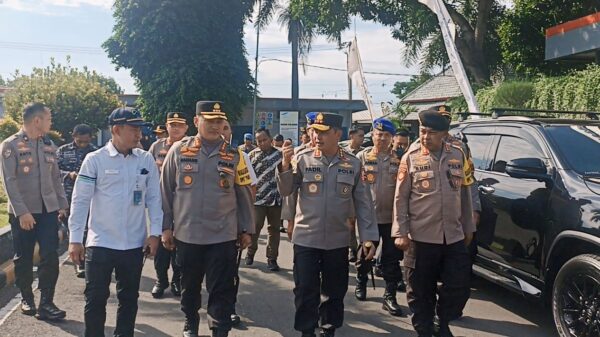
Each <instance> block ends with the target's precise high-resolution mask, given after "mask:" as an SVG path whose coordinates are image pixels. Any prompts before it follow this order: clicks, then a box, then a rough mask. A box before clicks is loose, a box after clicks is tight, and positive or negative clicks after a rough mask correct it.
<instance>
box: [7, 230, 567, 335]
mask: <svg viewBox="0 0 600 337" xmlns="http://www.w3.org/2000/svg"><path fill="white" fill-rule="evenodd" d="M264 244H265V237H263V238H261V245H260V248H259V251H258V253H257V255H256V259H255V263H254V265H253V266H250V267H246V266H242V268H241V271H240V277H241V286H240V293H239V297H238V304H237V310H238V314H240V315H241V316H242V325H241V327H239V328H238V329H234V330H232V332H231V333H230V336H231V337H239V336H264V337H275V336H285V337H288V336H299V333H297V332H296V331H294V330H293V317H294V302H293V293H292V288H293V278H292V246H291V244H290V243H289V241H287V239H285V240H283V239H282V241H281V247H280V258H279V264H280V266H281V267H282V270H281V271H280V272H276V273H274V272H269V271H268V270H267V269H266V258H265V257H264V254H265V246H264ZM62 258H64V256H63V257H62ZM242 265H243V263H242ZM353 277H354V268H351V275H350V279H349V282H350V287H349V291H348V294H347V296H346V299H345V304H346V311H345V322H344V327H343V328H341V329H339V330H338V331H337V334H336V335H337V336H343V337H355V336H356V337H358V336H360V337H370V336H407V337H409V336H410V337H415V336H416V333H415V332H414V331H413V329H412V326H411V324H410V317H409V316H406V317H392V316H390V315H388V314H386V313H385V312H383V311H382V310H381V296H382V295H383V280H381V279H377V289H376V290H373V289H372V288H369V290H368V291H369V292H368V300H367V301H365V302H358V301H356V299H355V298H354V295H353V291H354V280H353ZM153 283H154V270H153V264H152V262H151V261H150V260H148V261H147V262H146V265H145V267H144V272H143V276H142V280H141V292H140V298H139V312H138V316H137V324H136V329H137V330H136V336H151V337H166V336H180V335H181V331H182V328H183V314H182V313H181V311H180V309H179V303H178V299H176V298H174V297H172V296H171V295H170V293H167V295H166V296H165V298H163V299H160V300H155V299H153V298H152V296H151V295H150V290H151V289H152V285H153ZM83 289H84V281H83V280H81V279H77V278H75V275H74V271H73V266H72V265H71V264H70V263H68V262H65V263H64V264H63V265H62V266H61V274H60V277H59V281H58V286H57V291H56V293H57V295H56V301H55V302H56V304H57V305H58V306H59V307H60V308H61V309H63V310H66V311H67V318H66V319H65V320H64V321H62V322H56V323H49V322H42V321H38V320H36V319H35V318H33V317H28V316H24V315H21V314H20V313H19V311H18V310H14V311H12V312H11V310H13V309H16V303H17V300H16V299H15V298H14V296H15V295H16V293H17V292H16V291H15V288H13V287H10V288H4V289H2V290H0V308H1V309H0V336H1V337H17V336H19V337H38V336H53V337H63V336H83V328H84V326H83V304H84V301H83ZM114 293H115V289H114V283H113V285H112V287H111V297H110V299H109V303H108V306H107V313H108V314H107V326H106V335H107V336H112V331H113V329H114V324H115V313H116V307H117V302H116V297H115V295H114ZM205 294H206V293H205V292H203V295H204V296H203V305H202V307H203V309H202V310H201V312H200V315H201V323H200V335H201V336H209V335H210V333H209V330H208V327H207V323H206V311H205V308H206V300H207V298H206V296H205ZM38 299H39V293H36V300H38ZM398 300H399V303H400V304H401V305H402V306H403V308H404V310H405V312H407V313H408V311H409V310H408V307H407V306H406V295H405V294H404V293H401V294H399V295H398ZM451 329H452V331H453V332H454V335H456V336H511V337H512V336H515V337H521V336H527V337H553V336H557V333H556V332H555V330H554V328H553V323H552V318H551V315H550V312H549V310H548V309H546V308H544V307H542V306H541V305H539V304H537V303H535V302H531V301H528V300H525V299H524V298H522V297H520V296H519V295H516V294H513V293H511V292H509V291H507V290H505V289H503V288H500V287H498V286H496V285H492V284H489V283H487V282H486V281H484V280H481V279H474V280H473V291H472V297H471V300H470V301H469V304H468V306H467V308H466V310H465V316H464V317H463V318H462V319H460V320H459V321H456V322H453V324H452V325H451Z"/></svg>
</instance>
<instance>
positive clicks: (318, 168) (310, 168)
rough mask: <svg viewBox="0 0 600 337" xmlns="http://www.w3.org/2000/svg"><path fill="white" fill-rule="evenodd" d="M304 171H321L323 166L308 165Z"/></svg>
mask: <svg viewBox="0 0 600 337" xmlns="http://www.w3.org/2000/svg"><path fill="white" fill-rule="evenodd" d="M304 172H321V168H320V167H318V166H308V167H305V168H304Z"/></svg>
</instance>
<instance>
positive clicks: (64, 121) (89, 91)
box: [4, 58, 120, 139]
mask: <svg viewBox="0 0 600 337" xmlns="http://www.w3.org/2000/svg"><path fill="white" fill-rule="evenodd" d="M68 62H69V59H68V58H67V65H61V64H59V63H56V62H55V61H54V60H53V59H52V60H51V62H50V66H48V67H46V68H34V69H33V71H32V72H31V74H30V75H17V76H16V77H15V78H13V79H11V80H10V85H11V87H12V90H10V91H8V92H7V94H6V97H5V98H4V105H5V108H6V113H7V115H8V116H9V117H10V118H12V119H13V120H14V121H16V122H18V123H22V112H23V107H24V106H25V104H27V103H29V102H32V101H41V102H43V103H45V104H46V105H47V106H48V107H50V109H52V111H53V118H52V128H53V129H54V130H56V131H58V132H59V133H60V136H61V137H62V138H65V139H69V137H70V133H71V131H72V130H73V127H74V126H75V125H77V124H80V123H86V124H88V125H90V126H91V127H93V128H102V127H104V126H105V125H106V117H107V116H108V114H109V113H110V112H111V111H112V110H114V109H115V108H117V107H118V106H119V105H120V102H119V97H118V95H117V94H119V93H120V88H119V86H118V85H117V84H116V82H115V81H114V80H113V79H110V78H106V77H104V76H102V75H100V74H98V73H96V72H95V71H90V70H89V69H87V68H83V69H81V70H80V69H77V68H73V67H71V66H70V65H69V63H68ZM56 136H58V135H56Z"/></svg>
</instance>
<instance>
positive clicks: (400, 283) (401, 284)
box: [397, 279, 406, 293]
mask: <svg viewBox="0 0 600 337" xmlns="http://www.w3.org/2000/svg"><path fill="white" fill-rule="evenodd" d="M397 289H398V291H399V292H401V293H405V292H406V283H404V280H403V279H400V281H398V288H397Z"/></svg>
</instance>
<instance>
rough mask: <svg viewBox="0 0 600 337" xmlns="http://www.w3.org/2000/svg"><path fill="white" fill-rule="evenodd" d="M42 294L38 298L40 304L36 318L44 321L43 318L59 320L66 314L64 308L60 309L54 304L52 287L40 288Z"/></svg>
mask: <svg viewBox="0 0 600 337" xmlns="http://www.w3.org/2000/svg"><path fill="white" fill-rule="evenodd" d="M41 293H42V296H41V299H40V305H39V307H38V311H37V318H38V319H40V320H42V321H45V320H50V321H54V320H59V319H63V318H65V317H66V316H67V313H66V312H65V311H64V310H60V309H59V308H58V307H56V305H55V304H54V301H53V300H54V289H42V290H41Z"/></svg>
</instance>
